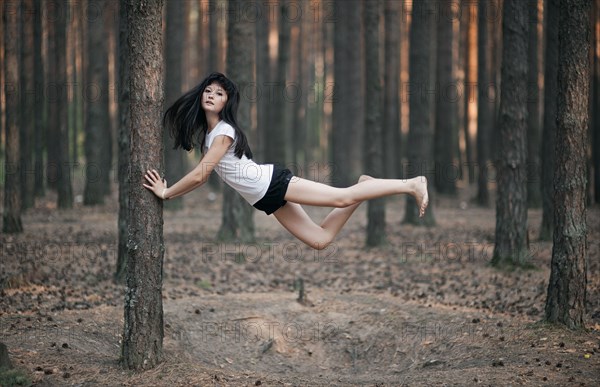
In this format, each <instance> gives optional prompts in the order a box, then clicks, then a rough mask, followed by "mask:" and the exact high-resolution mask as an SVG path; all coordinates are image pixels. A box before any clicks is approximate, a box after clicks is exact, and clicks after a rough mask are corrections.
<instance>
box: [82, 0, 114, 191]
mask: <svg viewBox="0 0 600 387" xmlns="http://www.w3.org/2000/svg"><path fill="white" fill-rule="evenodd" d="M116 5H117V3H116V2H114V1H107V0H102V4H101V7H100V10H101V11H102V15H101V17H98V19H101V18H102V19H104V20H103V28H102V30H103V33H104V40H105V43H104V52H105V54H104V55H105V58H106V59H105V63H106V66H104V67H103V68H102V87H103V89H101V90H102V94H101V98H100V101H99V102H100V103H101V104H102V110H103V111H105V112H107V114H106V117H105V119H104V122H105V124H104V126H103V127H102V129H103V133H104V135H103V136H102V142H101V143H99V146H100V147H101V149H102V160H101V162H102V164H101V165H102V168H101V170H100V172H101V178H102V181H103V182H104V183H103V184H102V187H103V188H104V190H103V194H104V195H107V196H108V195H110V192H111V178H110V171H111V169H112V167H113V165H112V160H113V136H114V135H113V132H114V130H113V128H114V126H115V124H114V123H113V120H112V119H111V118H110V114H109V113H108V111H109V93H110V92H109V89H108V84H109V73H108V66H109V64H108V59H109V58H108V47H109V43H108V42H109V40H111V39H112V38H113V37H114V31H115V27H114V19H115V18H114V15H115V12H116V11H115V6H116ZM109 16H112V17H109ZM88 49H89V47H88Z"/></svg>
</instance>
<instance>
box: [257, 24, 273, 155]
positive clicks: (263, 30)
mask: <svg viewBox="0 0 600 387" xmlns="http://www.w3.org/2000/svg"><path fill="white" fill-rule="evenodd" d="M269 20H270V18H263V19H261V20H259V21H258V22H257V23H256V90H257V100H256V121H257V131H258V136H257V137H258V138H259V139H260V142H258V143H256V144H254V147H253V148H252V152H253V153H254V156H255V158H256V159H257V160H266V159H265V154H266V151H265V149H264V148H265V144H266V143H267V137H268V136H269V131H268V128H269V126H270V123H269V102H270V101H269V97H268V94H267V93H266V90H267V85H268V84H269V83H270V79H269V74H271V70H270V67H271V66H270V62H269Z"/></svg>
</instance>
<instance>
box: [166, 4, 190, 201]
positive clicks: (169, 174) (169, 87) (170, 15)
mask: <svg viewBox="0 0 600 387" xmlns="http://www.w3.org/2000/svg"><path fill="white" fill-rule="evenodd" d="M166 5H167V6H166V12H167V29H166V35H165V36H166V40H165V56H166V58H165V63H166V69H165V105H166V106H171V104H172V103H173V102H175V101H176V100H177V99H178V98H179V97H180V96H181V91H182V82H183V81H182V73H183V55H182V53H183V52H184V51H185V48H184V46H183V44H184V40H185V28H186V23H185V21H186V18H185V17H184V7H183V6H182V4H181V3H180V2H178V1H167V4H166ZM163 136H164V145H165V146H164V152H165V178H166V179H167V182H168V183H169V184H173V183H175V182H176V181H178V180H179V179H181V178H182V177H183V176H184V175H185V168H186V166H185V158H184V155H185V153H184V152H182V151H181V150H176V149H173V145H172V144H173V140H172V139H171V137H170V135H169V132H168V131H166V130H165V131H164V132H163ZM164 205H165V209H169V210H178V209H181V208H183V197H178V198H174V199H173V200H169V201H167V202H165V204H164Z"/></svg>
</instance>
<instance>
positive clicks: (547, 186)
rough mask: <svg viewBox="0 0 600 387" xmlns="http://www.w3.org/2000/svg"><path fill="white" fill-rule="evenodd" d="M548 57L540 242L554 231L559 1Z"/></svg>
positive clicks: (554, 3)
mask: <svg viewBox="0 0 600 387" xmlns="http://www.w3.org/2000/svg"><path fill="white" fill-rule="evenodd" d="M546 4H547V6H546V7H545V9H546V15H547V16H546V19H547V22H546V58H545V60H544V63H545V69H544V129H543V130H544V133H543V136H542V150H541V156H542V157H541V163H542V209H543V210H542V225H541V226H540V239H541V240H544V241H551V240H552V232H553V231H554V156H555V153H554V148H555V146H556V145H555V144H556V104H557V102H556V98H557V93H558V84H557V83H558V7H559V0H548V1H547V2H546Z"/></svg>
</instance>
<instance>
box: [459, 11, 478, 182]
mask: <svg viewBox="0 0 600 387" xmlns="http://www.w3.org/2000/svg"><path fill="white" fill-rule="evenodd" d="M470 9H471V8H468V11H467V16H466V17H462V18H461V20H460V23H461V26H460V28H461V34H463V37H462V39H463V41H464V46H463V48H462V52H463V56H464V58H463V61H462V65H463V67H464V71H465V75H464V81H463V101H462V102H463V117H462V123H461V124H462V128H463V133H464V138H465V158H466V160H467V173H468V175H469V176H468V179H469V184H472V183H473V182H474V181H475V176H474V172H473V166H474V160H473V146H472V144H473V142H472V140H471V133H469V103H470V101H471V98H472V96H471V88H470V87H469V82H470V77H471V76H470V74H471V67H470V66H471V65H470V63H471V59H470V58H471V10H470Z"/></svg>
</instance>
